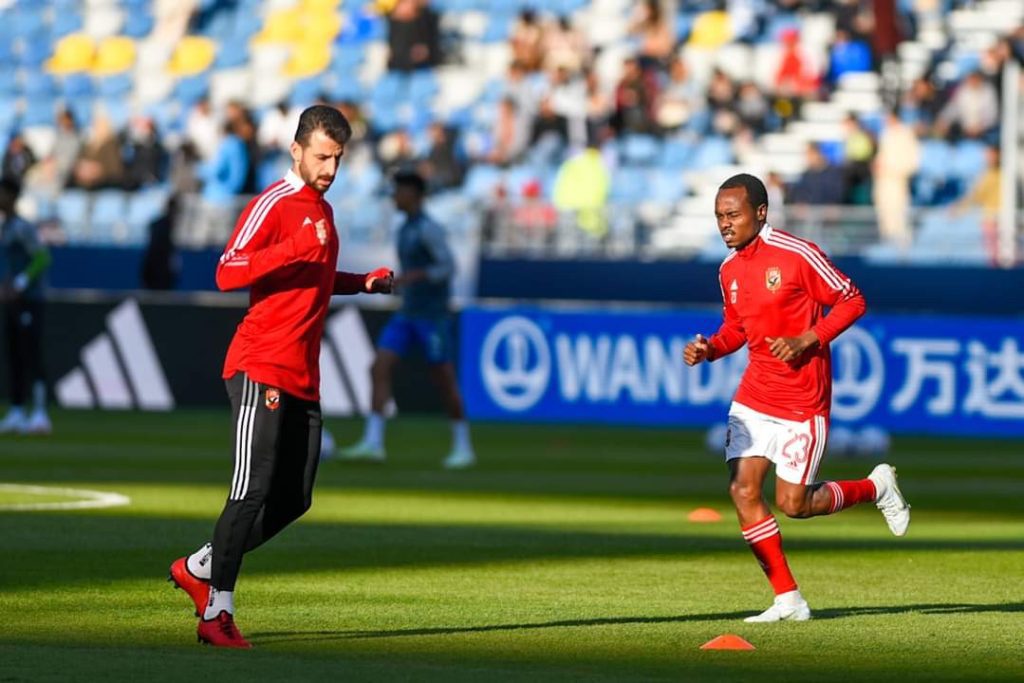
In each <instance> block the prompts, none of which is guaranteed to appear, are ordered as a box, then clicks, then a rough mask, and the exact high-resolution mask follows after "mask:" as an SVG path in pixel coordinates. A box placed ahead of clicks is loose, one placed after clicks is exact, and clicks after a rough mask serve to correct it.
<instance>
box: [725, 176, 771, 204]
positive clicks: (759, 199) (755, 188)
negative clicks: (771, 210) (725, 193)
mask: <svg viewBox="0 0 1024 683" xmlns="http://www.w3.org/2000/svg"><path fill="white" fill-rule="evenodd" d="M741 187H742V188H743V189H744V190H746V191H747V201H748V202H749V203H750V206H751V207H753V209H754V210H755V211H756V210H757V207H759V206H761V205H762V204H764V205H765V206H768V190H767V189H766V188H765V186H764V183H762V182H761V179H760V178H758V177H756V176H752V175H750V174H749V173H738V174H736V175H734V176H733V177H731V178H729V179H728V180H726V181H725V182H724V183H722V184H721V185H719V186H718V190H719V191H722V190H735V189H739V188H741Z"/></svg>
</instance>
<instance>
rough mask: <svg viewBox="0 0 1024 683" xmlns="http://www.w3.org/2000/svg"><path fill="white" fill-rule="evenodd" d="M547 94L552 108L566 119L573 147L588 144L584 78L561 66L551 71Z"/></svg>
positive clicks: (569, 138)
mask: <svg viewBox="0 0 1024 683" xmlns="http://www.w3.org/2000/svg"><path fill="white" fill-rule="evenodd" d="M547 94H548V98H549V99H550V100H551V107H552V109H554V111H555V113H556V114H558V115H559V116H561V117H563V118H564V119H565V122H566V132H567V133H568V140H569V144H570V145H572V146H573V147H583V146H584V145H586V143H587V124H586V119H587V95H586V84H585V83H584V82H583V79H581V78H579V77H577V76H574V75H573V74H572V73H571V72H570V71H569V70H568V69H567V68H565V67H559V68H557V69H555V70H554V72H552V73H551V77H550V81H549V83H548V93H547Z"/></svg>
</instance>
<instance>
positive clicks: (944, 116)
mask: <svg viewBox="0 0 1024 683" xmlns="http://www.w3.org/2000/svg"><path fill="white" fill-rule="evenodd" d="M998 123H999V98H998V96H997V95H996V89H995V88H994V87H992V84H991V83H989V82H988V81H986V80H985V77H984V76H983V75H982V73H981V72H980V71H972V72H971V73H969V74H968V75H967V77H966V78H965V79H964V80H963V82H962V83H960V85H959V86H957V88H956V90H955V91H954V92H953V96H952V97H951V98H950V100H949V102H947V103H946V106H945V107H943V108H942V111H941V112H939V116H938V119H937V121H936V123H935V132H936V134H937V135H939V136H941V137H948V138H950V139H953V140H958V139H960V138H969V139H988V138H990V137H994V136H993V134H994V133H995V132H996V126H997V124H998Z"/></svg>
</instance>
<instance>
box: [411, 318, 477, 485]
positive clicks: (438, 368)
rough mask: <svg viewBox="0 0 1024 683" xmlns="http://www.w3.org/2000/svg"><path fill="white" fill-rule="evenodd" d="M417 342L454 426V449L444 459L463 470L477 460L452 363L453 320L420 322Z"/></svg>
mask: <svg viewBox="0 0 1024 683" xmlns="http://www.w3.org/2000/svg"><path fill="white" fill-rule="evenodd" d="M418 332H419V335H418V337H419V338H418V341H419V343H420V344H421V345H422V346H423V350H424V355H425V356H426V359H427V363H428V365H429V374H430V380H431V382H433V384H434V387H435V388H436V389H437V392H438V396H439V397H440V398H441V403H442V405H443V406H444V409H445V412H446V413H447V414H448V419H449V421H450V423H451V429H452V448H451V451H450V452H449V453H448V456H447V457H446V458H445V459H444V463H443V464H444V466H445V467H446V468H447V469H462V468H465V467H470V466H472V465H473V464H475V463H476V455H475V453H474V452H473V443H472V441H471V440H470V438H469V422H467V420H466V412H465V409H464V407H463V403H462V394H461V393H460V392H459V380H458V377H457V376H456V374H455V366H454V365H453V363H452V358H453V357H454V351H453V348H452V335H451V321H450V320H449V319H448V318H447V317H446V318H442V319H439V320H424V321H421V323H420V325H419V328H418Z"/></svg>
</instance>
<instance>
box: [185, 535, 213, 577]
mask: <svg viewBox="0 0 1024 683" xmlns="http://www.w3.org/2000/svg"><path fill="white" fill-rule="evenodd" d="M187 563H188V570H189V572H191V574H192V576H194V577H196V578H198V579H206V580H207V581H209V580H210V569H211V567H213V545H212V544H210V543H207V544H205V545H204V546H203V547H202V548H200V549H199V550H197V551H195V552H194V553H192V554H191V555H189V556H188V560H187Z"/></svg>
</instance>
